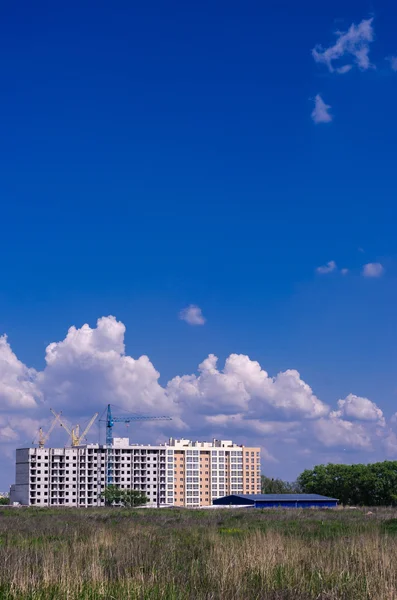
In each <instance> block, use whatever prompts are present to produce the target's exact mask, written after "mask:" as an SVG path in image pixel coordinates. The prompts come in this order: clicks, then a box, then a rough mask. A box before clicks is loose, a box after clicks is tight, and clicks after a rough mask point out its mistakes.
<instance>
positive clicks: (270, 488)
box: [261, 475, 299, 494]
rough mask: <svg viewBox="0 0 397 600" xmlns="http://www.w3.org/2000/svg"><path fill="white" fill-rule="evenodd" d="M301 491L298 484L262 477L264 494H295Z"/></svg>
mask: <svg viewBox="0 0 397 600" xmlns="http://www.w3.org/2000/svg"><path fill="white" fill-rule="evenodd" d="M298 491H299V488H298V484H297V483H290V482H289V481H283V480H282V479H271V478H270V477H266V475H261V492H262V494H294V493H296V492H298Z"/></svg>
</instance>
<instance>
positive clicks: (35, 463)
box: [10, 438, 261, 507]
mask: <svg viewBox="0 0 397 600" xmlns="http://www.w3.org/2000/svg"><path fill="white" fill-rule="evenodd" d="M260 475H261V463H260V449H259V448H248V447H245V446H239V445H237V444H234V443H233V442H232V441H230V440H213V442H191V441H190V440H183V439H182V440H174V439H170V440H169V442H168V443H167V444H164V445H159V446H150V445H135V444H134V445H130V443H129V440H128V438H114V440H113V445H112V446H110V447H109V446H104V445H99V444H87V445H84V446H77V447H67V448H20V449H18V450H17V451H16V478H15V484H14V485H13V486H11V498H10V499H11V502H19V503H20V504H23V505H36V506H62V505H64V506H75V507H90V506H103V505H104V500H103V498H102V493H103V491H104V490H105V488H106V486H107V485H110V484H113V485H116V486H118V487H120V488H122V489H133V490H141V491H143V492H145V494H146V495H147V497H148V506H163V507H164V506H188V507H189V506H190V507H197V506H208V505H210V504H212V501H213V500H214V499H215V498H219V497H221V496H225V495H228V494H233V493H240V494H241V493H244V494H248V493H251V494H253V493H259V492H260V484H261V478H260Z"/></svg>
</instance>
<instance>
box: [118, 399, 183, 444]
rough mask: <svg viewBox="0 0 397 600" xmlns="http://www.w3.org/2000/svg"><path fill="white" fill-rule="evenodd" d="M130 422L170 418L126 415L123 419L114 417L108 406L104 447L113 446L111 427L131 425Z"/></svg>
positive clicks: (168, 418)
mask: <svg viewBox="0 0 397 600" xmlns="http://www.w3.org/2000/svg"><path fill="white" fill-rule="evenodd" d="M131 421H172V418H171V417H143V416H141V415H127V416H125V417H115V416H113V413H112V408H111V406H110V404H108V409H107V414H106V445H107V446H112V445H113V425H114V424H115V423H131Z"/></svg>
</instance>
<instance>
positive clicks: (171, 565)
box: [0, 508, 397, 600]
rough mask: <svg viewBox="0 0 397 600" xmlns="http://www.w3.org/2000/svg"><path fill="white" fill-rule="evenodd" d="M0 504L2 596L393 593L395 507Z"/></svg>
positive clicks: (354, 596)
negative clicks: (57, 506) (83, 507)
mask: <svg viewBox="0 0 397 600" xmlns="http://www.w3.org/2000/svg"><path fill="white" fill-rule="evenodd" d="M367 511H368V509H366V510H361V509H360V510H356V509H351V510H335V511H320V510H305V511H301V510H280V511H278V510H264V511H261V510H253V509H250V510H244V509H243V510H229V509H224V510H207V511H204V510H202V511H200V510H190V511H189V510H176V509H174V510H158V511H156V510H148V509H136V510H133V509H129V510H125V509H102V510H95V509H93V510H79V511H77V510H73V509H69V510H68V509H55V510H53V509H48V510H45V509H10V508H8V509H3V510H0V598H1V599H13V600H25V599H31V600H44V599H46V600H47V599H50V598H51V599H53V600H55V599H56V600H59V599H63V598H65V599H67V600H80V599H81V600H85V599H87V600H88V599H89V600H94V599H106V600H112V599H114V600H121V599H124V598H125V599H131V600H138V599H139V600H141V599H142V600H159V599H164V600H190V599H191V600H204V599H206V600H210V599H212V600H215V599H217V600H218V599H219V600H259V599H269V600H276V599H277V600H287V599H288V600H295V599H297V600H312V599H313V600H314V599H317V600H321V599H322V600H325V599H327V600H330V599H336V598H338V599H346V600H365V599H374V600H375V599H376V600H392V599H396V598H397V510H394V509H389V510H388V509H374V511H373V514H372V515H367V514H366V513H367Z"/></svg>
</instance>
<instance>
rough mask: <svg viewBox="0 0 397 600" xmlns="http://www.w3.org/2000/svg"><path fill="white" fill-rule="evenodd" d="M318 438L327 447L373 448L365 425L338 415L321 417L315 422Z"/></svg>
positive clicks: (315, 433) (314, 429)
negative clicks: (327, 417)
mask: <svg viewBox="0 0 397 600" xmlns="http://www.w3.org/2000/svg"><path fill="white" fill-rule="evenodd" d="M313 432H314V435H315V437H316V438H317V440H318V441H319V442H320V443H321V444H322V445H323V446H326V447H327V448H340V449H354V450H371V449H372V443H371V436H370V434H369V432H368V431H367V430H366V429H365V427H364V426H363V425H361V424H359V423H352V422H351V421H346V420H344V419H340V418H338V417H335V416H334V417H331V418H329V419H319V420H318V421H316V422H315V423H313Z"/></svg>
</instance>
